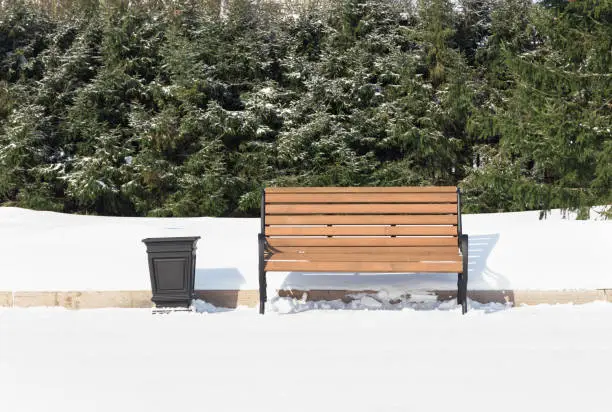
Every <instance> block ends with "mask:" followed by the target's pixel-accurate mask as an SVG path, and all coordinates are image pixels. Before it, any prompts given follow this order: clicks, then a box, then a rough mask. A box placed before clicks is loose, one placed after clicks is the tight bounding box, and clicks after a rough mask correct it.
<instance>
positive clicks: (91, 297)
mask: <svg viewBox="0 0 612 412" xmlns="http://www.w3.org/2000/svg"><path fill="white" fill-rule="evenodd" d="M304 293H307V295H306V296H307V300H335V299H341V300H343V301H345V302H348V301H350V300H351V299H352V298H351V296H350V295H354V294H359V293H376V291H371V290H363V291H349V290H310V291H303V290H280V291H278V294H279V296H283V297H295V298H297V299H301V298H302V296H303V295H304ZM431 293H433V294H434V295H436V297H437V299H438V300H449V299H455V298H456V295H457V292H456V291H450V290H438V291H431ZM196 295H197V296H198V298H200V299H203V300H205V301H207V302H209V303H211V304H213V305H215V306H219V307H227V308H235V307H237V306H249V307H255V306H257V304H258V303H259V293H258V291H257V290H197V291H196ZM468 296H469V297H470V298H471V299H472V300H475V301H478V302H481V303H491V302H499V303H512V304H513V305H515V306H520V305H537V304H560V303H575V304H583V303H589V302H594V301H608V302H612V289H594V290H472V291H469V292H468ZM35 306H56V307H64V308H68V309H96V308H111V307H113V308H150V307H152V306H153V304H152V302H151V292H150V291H146V290H134V291H67V292H44V291H43V292H30V291H25V292H10V291H0V307H26V308H27V307H35Z"/></svg>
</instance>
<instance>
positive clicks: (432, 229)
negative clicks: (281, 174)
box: [259, 186, 468, 314]
mask: <svg viewBox="0 0 612 412" xmlns="http://www.w3.org/2000/svg"><path fill="white" fill-rule="evenodd" d="M467 262H468V236H467V235H464V234H462V232H461V193H460V191H459V189H458V188H456V187H453V186H449V187H448V186H447V187H275V188H266V189H264V191H263V195H262V201H261V233H260V234H259V294H260V306H259V312H260V313H262V314H263V313H264V308H265V302H266V300H267V281H266V273H267V272H273V271H282V272H287V271H297V272H373V273H409V272H418V273H457V274H458V282H457V289H458V290H457V302H458V303H459V304H461V305H462V311H463V313H465V312H467V298H466V297H467V282H468V269H467Z"/></svg>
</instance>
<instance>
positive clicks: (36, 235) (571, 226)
mask: <svg viewBox="0 0 612 412" xmlns="http://www.w3.org/2000/svg"><path fill="white" fill-rule="evenodd" d="M259 229H260V222H259V219H234V218H207V217H203V218H114V217H100V216H83V215H66V214H60V213H52V212H38V211H31V210H25V209H19V208H0V290H9V291H10V290H12V291H72V290H82V291H85V290H148V289H150V281H149V273H148V267H147V259H146V248H145V245H144V244H143V243H142V241H141V240H142V239H144V238H146V237H157V236H201V237H202V239H200V241H199V242H198V251H197V269H196V289H212V290H215V289H256V288H257V287H258V283H257V279H258V277H257V265H258V258H257V233H258V232H259ZM463 231H464V233H467V234H468V235H469V236H470V261H469V270H470V280H469V286H468V288H469V289H471V290H476V289H480V290H499V289H502V290H503V289H540V290H554V289H599V288H602V289H603V288H610V287H612V270H611V269H610V265H609V254H610V252H611V251H612V249H611V246H612V222H609V221H596V220H589V221H576V220H571V219H566V218H564V216H563V215H562V214H561V213H560V212H559V211H554V212H553V213H552V214H551V216H549V217H548V219H546V220H538V212H521V213H503V214H480V215H464V216H463ZM268 278H269V280H268V282H269V285H270V287H271V288H281V287H282V288H285V289H317V288H332V289H348V290H364V289H372V290H383V291H387V292H389V293H393V291H408V290H410V291H414V290H449V289H450V290H452V289H455V288H456V277H455V276H452V275H451V276H449V275H448V274H436V275H419V274H405V275H402V274H399V275H398V274H388V275H385V274H383V275H376V274H375V275H372V274H330V275H327V274H309V273H296V272H291V273H281V272H279V273H275V272H273V273H270V274H269V276H268Z"/></svg>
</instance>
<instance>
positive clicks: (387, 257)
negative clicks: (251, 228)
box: [266, 252, 461, 262]
mask: <svg viewBox="0 0 612 412" xmlns="http://www.w3.org/2000/svg"><path fill="white" fill-rule="evenodd" d="M266 260H267V261H306V262H431V261H437V262H439V261H444V262H461V255H459V253H456V252H455V254H448V253H447V254H407V253H385V254H382V255H379V254H373V253H275V254H273V255H272V256H270V257H269V258H267V259H266Z"/></svg>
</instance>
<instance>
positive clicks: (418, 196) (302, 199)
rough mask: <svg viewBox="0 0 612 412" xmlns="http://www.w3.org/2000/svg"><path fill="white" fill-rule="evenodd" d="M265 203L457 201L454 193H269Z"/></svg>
mask: <svg viewBox="0 0 612 412" xmlns="http://www.w3.org/2000/svg"><path fill="white" fill-rule="evenodd" d="M266 203H457V194H456V193H270V194H268V195H266Z"/></svg>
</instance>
